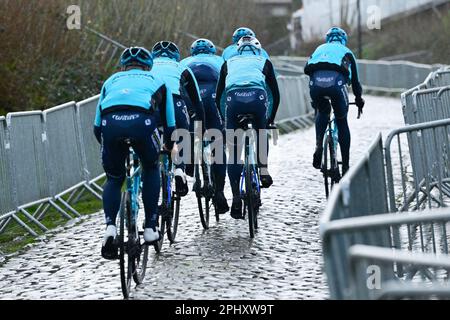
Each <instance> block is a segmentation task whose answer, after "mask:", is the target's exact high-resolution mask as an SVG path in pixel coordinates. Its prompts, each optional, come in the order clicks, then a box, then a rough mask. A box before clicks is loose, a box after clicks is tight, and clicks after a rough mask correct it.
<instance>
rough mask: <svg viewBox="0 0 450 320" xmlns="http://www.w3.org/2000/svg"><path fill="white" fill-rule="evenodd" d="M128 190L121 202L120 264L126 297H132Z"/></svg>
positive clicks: (122, 284)
mask: <svg viewBox="0 0 450 320" xmlns="http://www.w3.org/2000/svg"><path fill="white" fill-rule="evenodd" d="M129 203H130V201H129V196H128V192H124V193H123V194H122V200H121V203H120V213H119V214H120V227H119V264H120V282H121V287H122V293H123V296H124V298H125V299H128V298H129V297H130V291H131V282H132V278H133V277H132V267H131V265H132V262H131V261H130V258H129V256H128V253H127V251H128V250H127V245H128V234H127V241H126V242H125V227H126V220H128V221H130V218H131V210H130V206H129ZM127 229H128V228H127ZM127 231H128V230H127Z"/></svg>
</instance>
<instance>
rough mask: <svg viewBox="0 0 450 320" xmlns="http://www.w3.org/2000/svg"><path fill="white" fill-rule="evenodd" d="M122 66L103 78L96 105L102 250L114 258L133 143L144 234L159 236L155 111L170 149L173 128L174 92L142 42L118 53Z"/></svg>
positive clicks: (146, 237) (158, 144)
mask: <svg viewBox="0 0 450 320" xmlns="http://www.w3.org/2000/svg"><path fill="white" fill-rule="evenodd" d="M120 65H121V68H122V71H120V72H118V73H115V74H114V75H112V76H111V77H110V78H109V79H108V80H106V82H105V83H104V85H103V87H102V90H101V95H100V99H99V102H98V106H97V113H96V117H95V123H94V133H95V136H96V138H97V140H98V141H99V143H101V145H102V163H103V168H104V170H105V172H106V175H107V182H106V185H105V187H104V192H103V208H104V211H105V216H106V225H107V228H106V233H105V237H104V239H103V245H102V256H103V257H104V258H105V259H117V256H118V252H117V251H118V249H117V244H116V241H115V240H116V236H117V228H116V217H117V213H118V212H119V207H120V201H121V188H122V185H123V182H124V181H125V176H126V172H125V165H124V164H125V159H126V157H127V156H128V154H129V147H128V145H127V143H126V142H125V140H126V139H129V141H130V143H131V146H132V147H133V149H134V151H135V152H136V153H137V155H138V156H139V158H140V160H141V163H142V166H143V176H142V178H143V188H142V199H143V202H144V208H145V230H144V240H145V241H146V242H148V243H153V242H155V241H158V240H159V239H160V236H161V235H160V232H159V229H158V225H157V224H158V222H157V221H158V200H159V191H160V175H159V166H158V160H159V153H160V150H161V142H160V137H159V133H158V128H157V124H156V117H155V113H156V112H159V114H160V116H161V120H162V123H163V125H164V134H165V136H166V137H165V139H164V141H165V145H164V148H165V149H166V150H172V148H173V146H174V143H173V142H172V141H171V139H170V137H171V134H172V132H173V131H174V130H175V115H174V109H173V99H172V92H171V91H170V88H169V87H167V86H166V84H165V82H164V81H163V80H161V79H159V78H156V77H154V76H153V75H152V74H151V73H150V70H151V68H152V66H153V58H152V55H151V53H150V52H149V51H148V50H146V49H144V48H140V47H131V48H128V49H126V50H125V51H124V52H123V53H122V56H121V58H120Z"/></svg>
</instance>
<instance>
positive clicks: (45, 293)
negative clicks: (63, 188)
mask: <svg viewBox="0 0 450 320" xmlns="http://www.w3.org/2000/svg"><path fill="white" fill-rule="evenodd" d="M349 120H350V126H351V130H352V135H353V136H352V162H355V161H356V160H357V159H358V158H359V157H361V156H362V155H363V154H364V152H365V151H366V149H367V147H368V146H369V144H370V142H371V141H372V140H373V138H374V137H375V135H376V134H377V133H378V132H379V131H383V134H384V137H385V136H386V135H387V133H388V132H389V131H390V130H391V129H393V128H395V127H398V126H401V125H402V124H403V121H402V116H401V107H400V102H399V100H398V99H391V98H377V97H368V98H367V107H366V110H365V114H364V116H363V119H362V120H356V108H352V110H351V113H350V115H349ZM314 136H315V133H314V129H313V128H311V129H308V130H304V131H299V132H295V133H291V134H289V135H285V136H283V137H281V138H280V140H279V143H278V145H277V146H272V147H271V160H270V171H271V174H272V175H273V177H274V179H275V185H274V186H273V187H272V188H271V189H270V190H268V191H264V193H263V208H262V211H261V215H260V231H259V233H258V234H257V236H256V238H255V239H254V240H250V239H249V235H248V224H247V222H244V221H235V220H233V219H231V217H230V216H229V215H228V214H227V215H225V216H222V221H221V222H220V223H218V224H216V223H215V221H212V222H211V228H210V230H208V231H203V229H202V227H201V224H200V219H199V216H198V211H197V207H196V202H195V198H194V196H193V194H190V195H188V197H187V198H185V199H184V200H183V202H182V212H181V217H180V224H179V234H178V235H177V242H176V243H175V244H173V245H172V246H169V245H168V243H167V242H166V243H165V244H164V248H163V252H162V253H161V254H159V255H156V254H155V253H154V251H150V252H151V255H150V259H149V264H148V270H147V276H146V279H145V282H144V284H143V285H141V286H139V287H138V288H136V289H135V290H134V292H133V296H132V298H134V299H327V298H328V289H327V284H326V278H325V275H324V273H323V260H322V253H321V243H320V236H319V218H320V215H321V213H322V211H323V209H324V207H325V197H324V191H323V185H322V177H321V175H320V174H319V172H317V171H315V170H313V169H312V167H311V162H312V153H313V151H314V145H315V141H314V140H315V138H314ZM227 196H228V197H229V199H230V197H231V195H230V193H228V194H227ZM77 222H78V223H73V222H72V223H71V224H70V225H69V226H65V227H62V228H58V230H57V231H54V232H52V233H51V234H50V235H49V236H47V237H46V238H47V239H48V240H45V241H43V242H42V243H40V244H38V245H35V246H33V247H32V248H31V249H30V250H28V251H27V252H25V253H24V254H21V255H18V256H16V257H13V258H11V259H9V260H8V261H7V262H6V263H4V264H3V265H2V266H1V267H0V299H122V295H121V290H120V278H119V266H118V263H117V262H111V261H105V260H103V259H102V258H101V257H100V246H101V239H102V236H103V228H104V227H103V214H101V213H98V214H95V215H92V216H90V217H84V218H82V219H81V220H78V221H77Z"/></svg>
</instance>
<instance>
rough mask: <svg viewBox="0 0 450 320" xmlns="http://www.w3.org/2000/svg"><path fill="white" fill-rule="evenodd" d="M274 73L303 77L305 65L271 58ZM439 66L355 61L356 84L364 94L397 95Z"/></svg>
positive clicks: (303, 61)
mask: <svg viewBox="0 0 450 320" xmlns="http://www.w3.org/2000/svg"><path fill="white" fill-rule="evenodd" d="M271 60H272V61H273V62H274V64H275V66H276V68H277V70H278V69H279V72H280V73H281V74H285V75H293V74H296V73H298V74H301V73H303V68H304V67H305V65H306V62H307V61H308V58H304V57H273V58H271ZM439 67H440V66H439V65H426V64H419V63H414V62H410V61H371V60H358V71H359V76H360V81H361V83H362V84H363V86H364V89H365V90H366V91H374V92H384V93H392V94H400V93H402V92H404V91H406V90H407V89H408V88H412V87H415V86H416V85H418V84H420V83H421V82H423V81H424V80H425V79H426V77H427V76H428V75H429V74H430V73H431V72H433V71H436V70H438V69H439ZM449 73H450V71H442V72H441V73H439V74H436V79H433V80H432V81H433V83H441V82H440V81H447V80H443V79H448V78H449V77H450V74H449Z"/></svg>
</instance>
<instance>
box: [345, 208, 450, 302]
mask: <svg viewBox="0 0 450 320" xmlns="http://www.w3.org/2000/svg"><path fill="white" fill-rule="evenodd" d="M419 220H421V218H419ZM447 222H448V214H447V219H445V220H444V222H443V225H445V224H446V223H447ZM349 259H350V263H351V275H352V278H351V288H352V289H353V293H354V296H353V297H354V298H355V299H365V300H367V299H389V298H391V299H393V298H395V299H405V298H413V299H426V298H430V297H434V298H439V299H449V298H450V284H449V282H448V279H449V277H448V275H449V272H450V257H449V256H448V255H436V254H433V253H411V252H408V251H404V250H393V249H389V248H380V247H374V246H366V245H354V246H352V247H350V249H349ZM399 265H401V266H402V268H404V269H406V270H409V274H407V275H406V274H404V275H403V276H399V274H398V271H397V270H398V266H399ZM368 271H369V272H379V274H374V278H373V279H369V282H368V279H367V278H368V277H367V276H368ZM371 280H372V281H371ZM377 281H379V283H376V282H377Z"/></svg>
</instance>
